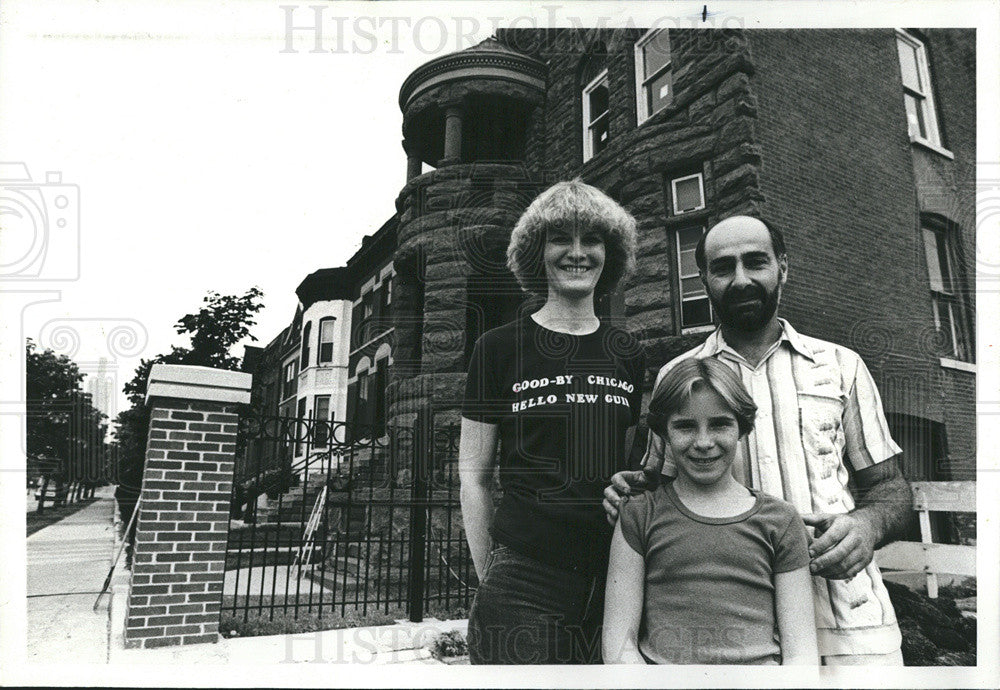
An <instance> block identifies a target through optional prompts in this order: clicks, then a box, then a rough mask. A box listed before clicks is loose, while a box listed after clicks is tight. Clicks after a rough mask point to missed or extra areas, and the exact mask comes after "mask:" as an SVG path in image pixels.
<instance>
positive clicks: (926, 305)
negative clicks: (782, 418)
mask: <svg viewBox="0 0 1000 690" xmlns="http://www.w3.org/2000/svg"><path fill="white" fill-rule="evenodd" d="M399 103H400V108H401V110H402V115H403V119H402V129H403V148H404V150H405V154H406V178H407V182H406V184H405V186H404V187H403V189H402V190H401V192H400V194H399V196H398V197H397V199H396V208H395V215H393V217H392V219H391V220H390V221H389V222H388V223H387V224H386V225H385V226H383V228H382V229H381V230H379V231H378V232H377V233H376V234H375V235H374V236H373V237H372V238H371V239H370V240H367V241H366V245H365V246H363V247H362V249H361V250H360V251H359V252H358V254H357V255H356V256H355V257H354V258H352V259H351V261H349V262H348V265H347V267H345V269H331V272H330V273H324V272H322V271H321V272H317V273H315V274H312V275H311V276H310V278H314V277H315V280H316V281H318V282H317V285H319V284H320V283H322V284H323V285H325V287H322V288H320V287H317V290H318V292H315V293H313V292H309V294H310V295H313V296H316V295H319V296H321V297H323V300H320V299H319V297H317V298H316V299H317V301H315V302H310V303H309V305H307V301H308V300H303V301H302V316H299V315H297V316H296V319H297V321H296V322H293V323H292V324H291V326H290V327H289V329H288V330H289V332H288V333H286V334H283V336H282V338H283V340H282V343H283V344H282V345H280V346H277V345H275V343H272V344H271V345H269V346H268V349H271V348H272V345H274V346H275V347H274V351H273V352H272V353H271V354H270V355H267V356H270V357H271V359H270V360H268V361H270V362H271V364H269V365H267V366H266V367H264V370H266V371H264V370H261V369H258V372H259V374H258V377H257V378H258V379H259V383H255V386H258V387H263V388H266V387H267V385H268V381H271V384H270V385H276V383H275V382H274V380H273V379H274V373H273V368H274V366H275V365H276V364H277V363H278V362H279V361H283V362H284V365H285V366H286V367H287V364H288V362H290V361H292V358H291V353H292V352H293V351H294V349H295V343H296V342H300V343H302V342H306V340H308V339H304V338H303V335H304V333H305V331H304V330H303V329H305V328H307V327H308V324H312V325H311V328H312V331H311V337H312V338H316V334H317V328H318V327H317V326H316V325H315V323H314V319H313V318H312V317H311V316H308V315H309V314H311V312H309V309H310V307H311V306H315V304H320V303H323V304H326V303H330V304H333V303H334V302H336V299H334V298H333V297H330V296H329V295H337V296H339V297H338V299H342V300H345V302H346V301H349V302H350V307H351V308H350V310H349V313H350V320H351V324H350V327H349V328H348V332H350V333H351V334H352V335H351V338H352V339H353V340H352V342H351V345H350V347H349V348H348V357H349V360H350V361H349V362H348V373H347V377H348V378H347V381H348V383H347V387H346V389H345V388H343V387H340V388H337V391H338V392H337V395H344V396H346V397H345V399H344V400H343V401H342V402H343V404H342V405H341V402H337V403H336V404H333V403H331V405H330V407H329V409H330V410H331V414H333V415H337V414H340V412H339V411H340V410H343V413H344V415H345V417H344V418H345V419H351V418H352V416H353V417H357V416H358V410H362V411H363V414H362V417H361V418H362V419H363V420H364V421H366V422H367V423H370V424H374V422H376V421H377V422H378V426H377V429H378V430H381V429H382V428H383V426H382V425H384V424H385V423H387V422H388V423H394V422H398V423H405V422H407V421H408V420H409V419H411V418H412V415H413V414H414V413H415V411H416V409H418V408H419V407H421V406H424V405H428V404H431V405H433V408H434V410H435V412H436V414H437V415H438V418H439V419H441V420H455V419H457V418H458V409H459V406H460V401H461V395H462V390H463V387H464V372H465V368H466V364H467V358H468V355H469V352H470V350H471V346H472V344H473V343H474V342H475V340H476V338H477V337H478V336H479V335H480V334H481V333H482V332H483V331H484V330H485V329H488V328H492V327H494V326H497V325H500V324H502V323H504V322H506V321H508V320H510V319H512V318H514V317H515V316H516V315H517V314H518V313H519V311H530V310H531V309H533V308H534V306H535V305H533V304H532V303H530V302H526V301H525V298H524V295H523V294H522V293H521V292H520V290H519V288H518V287H517V285H516V283H515V282H514V281H513V279H512V277H511V276H510V274H509V273H508V271H507V270H506V268H505V265H504V264H505V261H504V250H505V248H506V245H507V241H508V239H509V236H510V231H511V228H512V227H513V224H514V222H515V221H516V219H517V217H518V216H519V215H520V213H521V212H522V211H523V209H524V208H525V207H526V206H527V205H528V203H530V201H531V199H532V198H534V196H535V195H536V194H537V193H538V192H539V191H540V190H541V189H543V188H545V187H546V186H548V185H549V184H551V183H552V182H554V181H556V180H562V179H569V178H573V177H577V176H580V177H582V178H583V179H584V180H585V181H587V182H588V183H591V184H594V185H596V186H598V187H600V188H601V189H603V190H605V191H606V192H607V193H608V194H610V195H611V196H612V197H614V198H615V199H617V200H618V201H619V202H620V203H622V204H623V205H624V206H625V207H626V208H627V209H628V210H629V211H630V212H631V213H632V214H633V215H634V216H635V217H636V219H637V220H638V223H639V236H640V237H639V256H638V270H637V271H636V273H635V274H634V275H633V276H632V277H631V279H630V280H629V281H628V283H627V284H626V285H624V286H622V288H621V289H620V290H619V291H618V293H616V294H614V295H610V296H609V297H608V298H607V299H605V300H604V301H603V303H602V304H601V305H599V313H600V314H601V315H602V316H603V317H605V318H610V319H616V320H618V321H619V322H620V323H622V324H623V325H624V326H625V327H626V328H628V329H629V330H630V331H631V332H633V333H634V334H635V335H636V336H637V337H638V338H639V339H640V340H641V341H642V342H643V343H644V345H645V347H646V349H647V355H648V362H649V367H650V376H649V377H647V386H649V385H651V383H652V373H653V372H655V370H656V369H657V368H659V366H660V365H662V364H663V363H664V362H665V361H667V360H668V359H670V358H671V357H672V356H674V355H675V354H677V353H680V352H682V351H684V350H686V349H688V348H690V347H692V346H693V345H694V344H696V343H697V342H699V341H700V340H702V339H703V338H704V337H705V335H706V333H707V332H708V331H710V330H712V328H713V320H714V315H713V314H712V310H711V306H710V304H709V302H708V299H707V297H706V295H705V292H704V289H703V288H702V286H701V283H700V281H699V280H698V277H697V269H696V267H695V264H694V258H693V254H694V247H695V244H696V243H697V240H698V238H699V236H700V235H701V233H702V232H704V231H705V229H706V228H707V227H709V226H710V225H712V224H713V223H715V222H716V221H717V220H719V219H721V218H724V217H726V216H729V215H732V214H736V213H749V214H763V215H764V216H765V217H767V218H769V219H771V220H773V221H774V222H775V223H777V225H778V226H779V227H781V228H782V229H783V231H784V233H785V237H786V241H787V245H788V253H789V257H790V258H789V261H790V274H789V280H788V284H787V286H786V289H785V292H784V297H783V301H782V314H783V315H784V316H785V317H786V318H788V319H789V321H791V322H792V323H793V324H794V325H795V327H796V328H797V329H798V330H799V331H801V332H803V333H805V334H808V335H812V336H816V337H819V338H824V339H828V340H833V341H836V342H839V343H842V344H844V345H847V346H849V347H852V348H853V349H855V350H857V351H858V352H859V353H860V354H861V355H862V357H863V358H864V360H865V362H866V363H867V364H868V366H869V368H870V369H871V370H872V372H873V374H874V376H875V378H876V381H877V382H878V383H879V387H880V390H881V393H882V397H883V402H884V406H885V409H886V412H887V415H888V418H889V421H890V424H891V425H892V427H893V430H894V433H895V436H896V437H897V439H898V440H899V442H900V443H901V445H902V446H903V447H904V450H905V451H906V457H905V471H906V474H907V475H908V476H909V477H910V478H911V479H939V480H940V479H969V478H973V477H974V472H975V418H976V417H975V339H974V338H975V322H974V316H975V296H974V292H973V290H974V278H975V264H974V255H975V214H974V204H975V190H974V182H975V168H974V164H975V163H974V162H975V34H974V32H972V31H967V30H939V29H934V30H926V31H919V30H905V31H904V30H891V29H885V30H883V29H876V30H810V31H771V30H766V31H765V30H760V31H693V30H670V31H667V30H660V31H652V32H647V31H643V30H637V29H622V30H609V29H602V30H571V29H553V30H509V31H501V32H499V33H498V35H497V36H496V37H494V38H491V39H488V40H487V41H484V42H483V43H481V44H479V45H477V46H474V47H472V48H470V49H468V50H464V51H461V52H458V53H453V54H450V55H446V56H444V57H441V58H437V59H435V60H431V61H430V62H428V63H426V64H424V65H422V66H421V67H419V68H418V69H417V70H415V71H414V72H413V73H412V74H411V75H410V76H409V77H408V78H407V79H406V80H405V82H404V83H403V85H402V88H401V90H400V95H399ZM388 135H391V133H387V136H388ZM362 266H364V268H362ZM337 271H344V272H343V273H337ZM310 278H307V281H309V279H310ZM387 279H388V280H387ZM324 281H326V282H324ZM334 283H336V286H334ZM304 284H305V283H304ZM299 290H300V291H303V288H302V287H301V286H300V288H299ZM324 290H325V291H327V292H324ZM369 295H370V297H368V296H369ZM301 298H302V294H301V292H300V299H301ZM366 299H367V300H368V301H367V302H366ZM324 300H325V301H324ZM331 300H332V301H331ZM347 313H348V312H347V311H346V310H345V311H344V312H343V314H344V316H341V317H338V318H347ZM306 316H308V318H303V317H306ZM387 319H388V320H387ZM297 324H298V325H297ZM372 324H375V325H372ZM342 325H343V323H342ZM296 329H299V333H297V334H296V333H294V332H293V331H295V330H296ZM340 333H341V335H340V336H339V337H345V336H344V333H343V332H340ZM359 333H362V334H366V335H361V336H359V335H358V334H359ZM366 338H367V339H366ZM298 347H299V350H301V349H302V345H301V344H300V345H298ZM308 347H313V346H312V345H308ZM282 348H284V349H282ZM279 350H280V352H279ZM265 353H266V351H265ZM267 356H265V360H266V359H267ZM281 357H285V359H284V360H281ZM299 360H300V362H305V361H306V360H305V359H304V358H303V357H302V356H301V353H300V356H299ZM268 367H270V369H268ZM293 371H294V368H293ZM267 372H270V373H267ZM386 372H388V374H387V373H386ZM304 374H305V371H300V372H299V374H298V377H299V381H300V382H301V381H303V380H304V378H303V376H304ZM362 374H364V376H362ZM352 386H354V388H352ZM332 394H333V393H331V395H332ZM297 395H298V402H296V403H295V405H296V407H294V409H293V406H291V405H289V403H288V402H287V401H286V402H283V403H278V404H281V405H285V407H284V408H283V409H284V411H285V412H291V413H293V414H295V413H297V412H298V411H301V409H302V405H303V403H302V397H303V396H302V395H301V393H299V394H297ZM352 399H353V401H354V402H352ZM372 406H375V407H376V408H377V409H378V410H379V412H378V413H374V412H372V411H371V408H372ZM304 409H305V410H306V411H307V412H308V411H309V410H311V409H315V406H314V404H313V403H311V402H309V401H308V400H307V401H306V402H305V408H304ZM335 418H336V417H335Z"/></svg>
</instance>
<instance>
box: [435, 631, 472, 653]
mask: <svg viewBox="0 0 1000 690" xmlns="http://www.w3.org/2000/svg"><path fill="white" fill-rule="evenodd" d="M428 649H430V652H431V655H433V657H434V658H435V659H443V658H445V657H453V656H464V655H466V654H468V653H469V645H468V644H467V643H466V641H465V635H463V634H462V631H461V630H449V631H447V632H443V633H440V634H439V635H436V636H435V637H434V639H432V640H431V641H430V644H429V645H428Z"/></svg>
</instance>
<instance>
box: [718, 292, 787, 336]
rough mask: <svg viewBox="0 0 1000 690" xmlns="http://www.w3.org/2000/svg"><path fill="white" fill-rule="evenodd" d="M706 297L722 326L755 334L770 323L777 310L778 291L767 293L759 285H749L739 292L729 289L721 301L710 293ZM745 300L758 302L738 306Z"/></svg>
mask: <svg viewBox="0 0 1000 690" xmlns="http://www.w3.org/2000/svg"><path fill="white" fill-rule="evenodd" d="M708 297H709V299H710V300H711V302H712V307H713V308H714V309H715V311H716V313H717V314H718V315H719V321H721V322H722V325H723V326H727V327H729V328H732V329H734V330H737V331H745V332H747V333H756V332H757V331H759V330H760V329H762V328H764V326H766V325H767V324H768V323H770V322H771V318H772V317H773V316H774V313H775V312H776V311H777V310H778V297H779V289H778V288H775V289H774V290H773V291H772V292H768V291H767V290H765V289H764V288H763V287H761V286H759V285H750V286H748V287H745V288H742V289H740V290H736V289H733V288H730V289H728V290H726V292H725V293H723V295H722V299H716V298H715V297H714V296H713V295H712V294H711V293H709V295H708ZM745 300H758V301H757V303H756V304H739V303H740V302H743V301H745Z"/></svg>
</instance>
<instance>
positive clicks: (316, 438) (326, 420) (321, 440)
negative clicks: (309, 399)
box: [313, 395, 330, 448]
mask: <svg viewBox="0 0 1000 690" xmlns="http://www.w3.org/2000/svg"><path fill="white" fill-rule="evenodd" d="M329 440H330V396H329V395H317V396H316V397H315V398H314V399H313V444H314V445H315V446H316V447H317V448H325V447H326V446H327V443H329Z"/></svg>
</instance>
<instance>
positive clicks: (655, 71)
mask: <svg viewBox="0 0 1000 690" xmlns="http://www.w3.org/2000/svg"><path fill="white" fill-rule="evenodd" d="M635 81H636V85H635V93H636V120H637V122H638V123H639V124H642V123H643V122H645V121H646V120H647V119H649V116H650V115H652V114H653V113H656V112H659V111H660V110H663V109H664V108H666V107H667V106H668V105H670V103H671V101H673V100H674V85H673V70H672V69H671V63H670V35H669V34H668V33H667V30H666V29H657V30H652V31H650V32H649V33H647V34H646V35H645V36H643V37H642V38H641V39H639V41H638V42H637V43H636V44H635Z"/></svg>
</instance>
